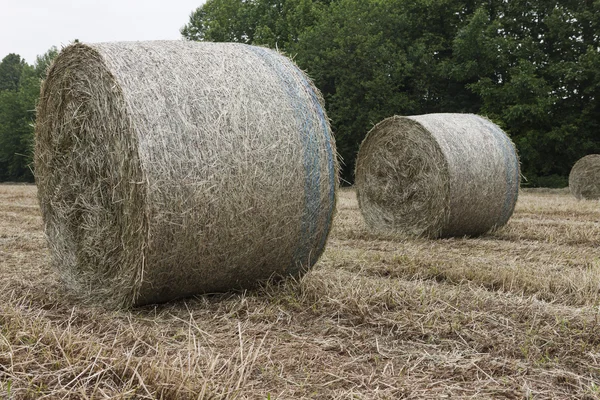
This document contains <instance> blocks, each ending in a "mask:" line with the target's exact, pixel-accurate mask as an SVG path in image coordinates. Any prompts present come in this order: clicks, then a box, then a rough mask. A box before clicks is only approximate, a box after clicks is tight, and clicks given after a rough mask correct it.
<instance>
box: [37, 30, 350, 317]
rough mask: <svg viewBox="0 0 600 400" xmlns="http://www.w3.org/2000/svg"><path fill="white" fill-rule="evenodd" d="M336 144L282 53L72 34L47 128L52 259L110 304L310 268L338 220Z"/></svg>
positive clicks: (71, 283) (43, 182) (86, 292)
mask: <svg viewBox="0 0 600 400" xmlns="http://www.w3.org/2000/svg"><path fill="white" fill-rule="evenodd" d="M335 154H336V153H335V144H334V141H333V138H332V135H331V132H330V128H329V123H328V119H327V117H326V115H325V112H324V108H323V103H322V99H321V96H320V93H319V92H318V91H317V90H316V89H315V87H314V86H313V84H312V83H311V81H310V80H309V79H308V78H307V76H306V75H305V74H304V73H303V72H302V71H301V70H300V69H298V68H297V67H296V65H295V64H294V63H293V62H291V61H290V60H289V59H287V58H286V57H284V56H282V55H280V54H278V53H277V52H274V51H271V50H268V49H264V48H259V47H253V46H247V45H241V44H233V43H197V42H182V41H157V42H129V43H125V42H124V43H102V44H93V45H84V44H74V45H72V46H69V47H67V48H65V49H64V50H63V51H62V52H61V53H60V55H59V56H58V57H57V58H56V60H55V62H54V64H53V65H52V67H51V69H50V70H49V72H48V76H47V79H46V81H45V82H44V84H43V86H42V92H41V97H40V102H39V107H38V117H37V126H36V143H35V174H36V183H37V185H38V190H39V195H38V196H39V201H40V205H41V211H42V215H43V218H44V223H45V229H46V235H47V237H48V241H49V244H50V247H51V250H52V254H53V259H54V263H55V264H56V266H57V267H58V269H59V271H60V273H61V276H62V279H63V280H64V281H65V283H66V284H67V286H68V287H69V288H71V289H72V290H73V291H74V292H75V293H77V294H78V295H79V296H80V298H81V299H82V300H83V301H88V302H96V303H98V302H99V303H102V304H104V305H106V306H108V307H123V306H125V307H126V306H131V305H141V304H147V303H155V302H163V301H168V300H171V299H174V298H179V297H184V296H189V295H193V294H198V293H207V292H216V291H226V290H231V289H236V288H246V287H251V286H254V285H255V284H256V282H258V281H261V280H266V279H268V278H269V277H271V276H272V275H274V274H276V275H283V276H285V275H294V276H298V275H300V274H302V273H303V272H304V271H306V270H307V269H308V268H310V267H311V266H312V265H313V264H314V263H315V262H316V261H317V259H318V258H319V256H320V255H321V253H322V251H323V249H324V246H325V241H326V238H327V235H328V233H329V230H330V227H331V220H332V216H333V212H334V205H335V191H336V188H337V178H336V176H337V169H338V166H337V160H336V156H335Z"/></svg>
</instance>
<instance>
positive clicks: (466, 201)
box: [355, 114, 520, 238]
mask: <svg viewBox="0 0 600 400" xmlns="http://www.w3.org/2000/svg"><path fill="white" fill-rule="evenodd" d="M355 182H356V187H357V196H358V201H359V206H360V209H361V211H362V214H363V216H364V218H365V221H366V223H367V225H368V227H369V228H370V229H371V230H374V231H376V232H380V233H394V234H401V235H405V236H424V237H432V238H435V237H447V236H463V235H478V234H481V233H485V232H487V231H489V230H491V229H494V228H496V227H500V226H502V225H504V224H506V222H507V221H508V219H509V218H510V216H511V215H512V213H513V211H514V207H515V203H516V201H517V196H518V192H519V183H520V168H519V160H518V157H517V153H516V150H515V147H514V145H513V143H512V141H511V140H510V139H509V138H508V136H506V134H505V133H504V132H503V131H502V130H501V129H500V128H499V127H498V126H497V125H495V124H494V123H492V122H491V121H489V120H487V119H484V118H482V117H479V116H477V115H471V114H430V115H419V116H412V117H399V116H394V117H390V118H387V119H385V120H383V121H382V122H380V123H379V124H377V125H376V126H375V127H373V129H372V130H371V131H370V132H369V133H368V134H367V137H366V138H365V140H364V141H363V143H362V144H361V147H360V151H359V153H358V159H357V162H356V181H355Z"/></svg>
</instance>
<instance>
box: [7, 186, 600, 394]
mask: <svg viewBox="0 0 600 400" xmlns="http://www.w3.org/2000/svg"><path fill="white" fill-rule="evenodd" d="M49 264H50V257H49V252H48V248H47V245H46V242H45V238H44V235H43V232H42V220H41V216H40V214H39V209H38V206H37V199H36V189H35V186H10V185H0V399H3V398H8V399H26V398H32V399H33V398H35V399H38V398H52V399H54V398H66V399H79V398H81V399H87V398H98V399H102V398H135V399H138V398H140V399H142V398H149V399H150V398H164V399H220V398H227V399H229V398H238V399H300V398H318V399H400V398H410V399H413V398H423V399H427V398H474V399H482V398H508V399H513V398H514V399H560V398H565V399H567V398H568V399H573V398H578V399H600V320H599V317H600V310H599V306H600V203H598V202H594V201H580V202H579V201H577V200H575V199H574V198H571V197H570V195H569V194H568V193H567V192H565V191H560V190H558V191H556V190H555V191H551V190H547V191H526V192H522V193H521V195H520V199H519V202H518V204H517V208H516V211H515V214H514V215H513V218H512V219H511V221H510V222H509V224H508V225H507V226H506V227H504V228H502V229H500V230H498V231H496V232H494V233H492V234H488V235H485V236H482V237H480V238H476V239H472V238H471V239H470V238H458V239H444V240H425V239H423V240H412V241H409V240H401V239H398V238H392V237H383V236H377V235H373V234H370V233H369V232H368V231H367V230H366V228H365V226H364V223H363V221H362V218H361V216H360V212H359V210H358V205H357V202H356V197H355V194H354V191H353V190H351V189H345V190H342V191H341V193H340V196H339V199H338V213H337V215H336V217H335V223H334V228H333V231H332V234H331V236H330V238H329V242H328V245H327V250H326V252H325V254H324V256H323V257H322V258H321V260H320V261H319V263H318V264H317V265H316V266H315V268H314V269H313V270H312V271H311V272H309V273H308V274H307V275H306V276H305V277H304V278H303V279H301V280H300V281H287V282H283V283H272V284H269V285H265V286H264V287H262V288H260V289H257V290H253V291H248V292H245V293H226V294H213V295H207V296H199V297H196V298H192V299H186V300H181V301H177V302H172V303H169V304H165V305H158V306H151V307H144V308H138V309H134V310H131V311H107V310H104V309H102V308H101V307H84V306H80V305H79V304H78V302H77V300H76V299H73V298H72V297H70V295H69V293H68V292H65V291H64V290H63V288H62V286H61V284H60V282H59V281H58V278H57V276H56V275H55V273H54V271H53V270H52V269H50V268H49Z"/></svg>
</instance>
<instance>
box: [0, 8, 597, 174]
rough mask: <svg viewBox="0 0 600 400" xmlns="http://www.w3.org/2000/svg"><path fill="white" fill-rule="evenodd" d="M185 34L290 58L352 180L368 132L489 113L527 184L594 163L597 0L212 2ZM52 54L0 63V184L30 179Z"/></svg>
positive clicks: (344, 171) (197, 13) (192, 20)
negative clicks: (413, 120)
mask: <svg viewBox="0 0 600 400" xmlns="http://www.w3.org/2000/svg"><path fill="white" fill-rule="evenodd" d="M181 34H182V36H183V37H184V38H186V39H188V40H201V41H220V42H240V43H246V44H254V45H262V46H268V47H271V48H276V49H279V50H281V51H283V52H285V53H286V54H287V55H289V56H291V57H292V58H293V59H294V60H295V61H296V63H297V64H298V65H299V66H300V68H302V69H304V70H305V71H307V72H308V74H309V75H310V76H311V77H312V78H313V80H314V82H315V84H316V86H317V87H318V88H319V89H320V90H321V92H322V93H323V95H324V98H325V101H326V108H327V113H328V116H329V118H330V119H331V122H332V128H333V131H334V134H335V136H336V142H337V147H338V151H339V153H340V155H341V156H342V158H343V162H344V166H343V169H342V177H343V179H344V180H345V181H347V182H352V181H353V170H354V160H355V158H356V153H357V151H358V147H359V145H360V143H361V141H362V139H363V138H364V136H365V134H366V132H367V131H368V130H369V129H370V128H371V127H372V126H373V125H374V124H376V123H377V122H379V121H381V120H382V119H384V118H386V117H389V116H391V115H395V114H397V115H418V114H426V113H434V112H461V113H476V114H480V115H484V116H487V117H488V118H490V119H491V120H493V121H494V122H496V123H497V124H498V125H500V126H501V127H502V128H503V129H504V130H505V131H506V132H507V133H508V134H509V135H510V137H511V138H512V139H513V141H514V142H515V143H516V145H517V149H518V151H519V155H520V159H521V164H522V172H523V175H524V177H525V181H524V184H525V185H529V186H564V185H566V183H567V176H568V173H569V171H570V169H571V167H572V165H573V164H574V163H575V161H576V160H577V159H579V158H581V157H583V156H584V155H586V154H590V153H600V134H599V132H600V43H599V41H600V0H510V1H509V0H207V1H206V2H205V3H204V4H203V5H202V6H200V7H199V8H198V9H196V10H195V11H193V12H192V14H191V15H190V18H189V20H188V21H187V23H186V24H185V26H184V27H183V28H182V29H181ZM55 54H56V49H51V50H50V51H48V52H47V53H46V54H44V55H43V56H40V57H38V59H37V60H36V62H35V63H34V65H28V64H27V63H26V62H25V61H24V60H23V59H21V58H20V57H19V56H18V55H16V54H9V55H8V56H6V57H5V58H4V59H3V60H2V62H1V63H0V181H6V180H11V181H31V180H32V179H33V176H32V173H31V169H30V165H31V158H32V157H31V154H32V141H33V123H34V120H35V102H36V99H37V97H38V95H39V85H40V78H41V77H43V75H44V71H45V68H46V66H47V65H48V63H49V61H50V60H51V58H52V57H53V56H54V55H55Z"/></svg>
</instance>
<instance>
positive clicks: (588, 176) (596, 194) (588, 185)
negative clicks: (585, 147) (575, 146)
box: [569, 154, 600, 200]
mask: <svg viewBox="0 0 600 400" xmlns="http://www.w3.org/2000/svg"><path fill="white" fill-rule="evenodd" d="M569 190H570V191H571V194H573V196H575V197H576V198H577V199H579V200H581V199H587V200H598V199H600V154H589V155H587V156H585V157H583V158H580V159H579V160H578V161H577V162H576V163H575V165H573V168H571V172H570V173H569Z"/></svg>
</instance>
